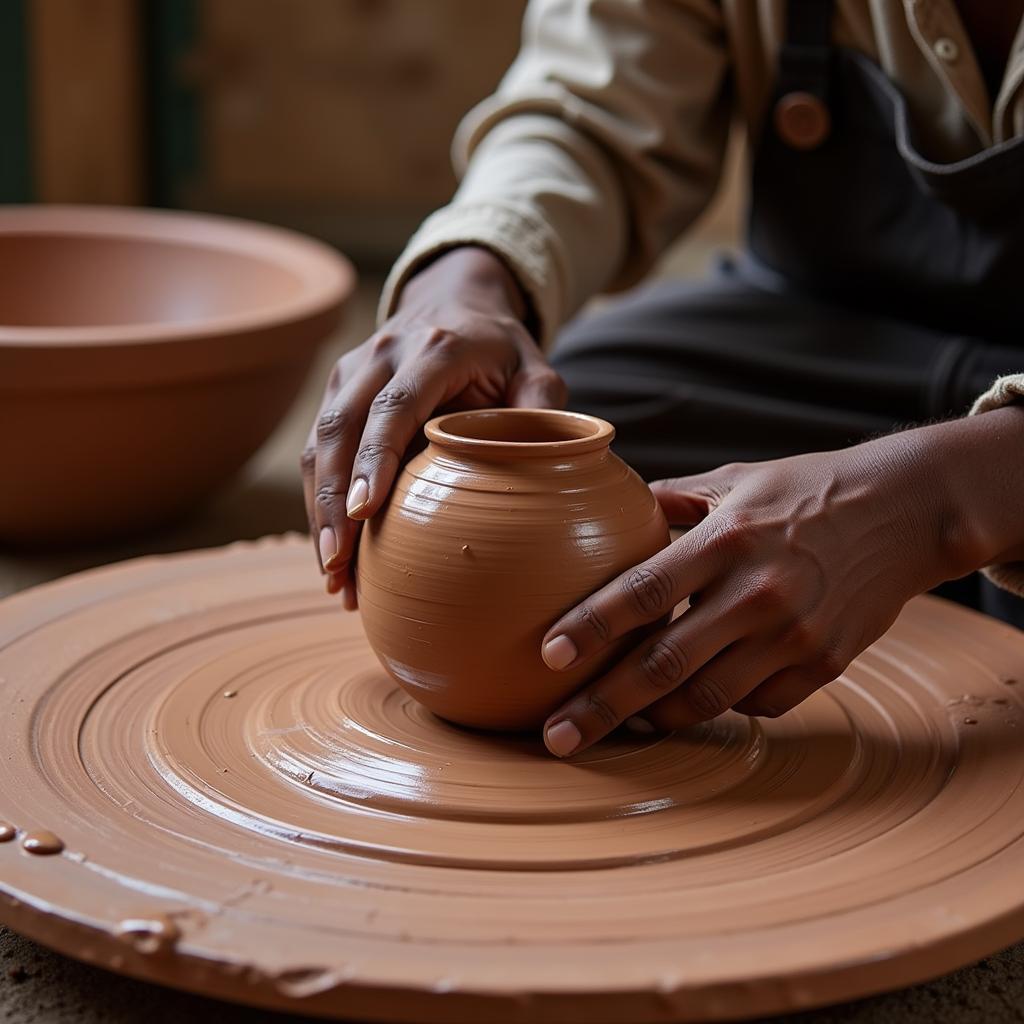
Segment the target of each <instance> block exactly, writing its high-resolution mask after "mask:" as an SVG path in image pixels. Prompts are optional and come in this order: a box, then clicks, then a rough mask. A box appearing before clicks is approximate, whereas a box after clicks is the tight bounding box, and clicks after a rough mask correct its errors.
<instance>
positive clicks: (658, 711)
mask: <svg viewBox="0 0 1024 1024" xmlns="http://www.w3.org/2000/svg"><path fill="white" fill-rule="evenodd" d="M766 659H768V660H766ZM784 664H785V657H784V655H783V654H782V653H781V652H779V651H778V650H777V649H776V648H773V647H772V645H771V643H770V642H769V641H768V640H767V638H764V639H762V638H752V637H748V638H747V639H744V640H741V641H739V642H738V643H735V644H733V645H732V646H731V647H729V648H728V649H727V650H725V651H723V652H722V653H721V654H719V655H718V656H717V657H715V658H712V659H711V661H709V662H708V663H707V664H706V665H705V666H704V667H703V668H702V669H700V670H699V671H697V672H695V673H694V674H693V675H692V676H691V677H690V678H689V679H688V680H687V681H686V682H685V683H683V684H682V686H680V687H679V688H678V689H676V690H674V691H673V692H672V693H670V694H668V695H667V696H665V697H662V698H661V699H660V700H659V701H657V702H655V703H654V704H652V705H651V706H650V707H648V708H645V709H644V710H642V711H641V712H640V715H639V718H640V719H641V720H643V721H645V722H647V723H649V724H650V725H651V726H652V727H653V728H654V729H656V730H659V731H662V732H671V731H673V730H674V729H684V728H686V727H687V726H690V725H696V724H697V723H698V722H709V721H711V719H713V718H717V717H718V716H719V715H721V714H724V713H725V712H726V711H728V710H729V709H730V708H733V707H738V706H739V705H740V704H741V702H742V701H743V700H744V699H745V698H747V697H748V695H750V694H751V693H753V692H754V691H755V690H756V689H757V688H758V686H760V685H761V684H762V683H763V682H764V681H765V680H766V679H768V678H769V677H771V676H773V675H775V673H776V672H777V671H778V670H779V669H780V668H781V667H782V665H784Z"/></svg>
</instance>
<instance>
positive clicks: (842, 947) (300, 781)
mask: <svg viewBox="0 0 1024 1024" xmlns="http://www.w3.org/2000/svg"><path fill="white" fill-rule="evenodd" d="M307 543H308V542H305V543H303V542H301V541H285V542H280V541H278V542H265V543H262V544H259V545H244V546H236V547H235V548H233V549H228V550H227V551H224V552H213V553H204V554H195V555H189V556H183V557H175V558H168V559H148V560H144V561H140V562H136V563H130V564H128V565H125V566H119V567H114V568H111V569H106V570H98V571H96V572H92V573H89V574H85V575H83V576H80V577H73V578H70V579H68V580H65V581H61V582H59V583H56V584H51V585H49V586H46V587H43V588H38V589H37V590H35V591H31V592H27V593H25V594H23V595H21V596H19V597H17V598H15V599H12V600H11V601H8V602H6V603H5V605H4V606H3V612H4V614H3V615H2V616H0V677H3V679H4V684H3V685H4V691H5V695H6V696H7V697H8V702H7V704H6V706H5V711H4V713H5V717H6V719H7V723H6V724H7V728H6V729H5V737H6V746H7V750H6V751H5V754H6V756H5V758H4V759H3V760H2V761H0V820H2V821H4V822H7V823H10V824H11V825H13V826H14V827H15V829H16V830H17V831H16V836H15V837H14V840H16V841H13V840H12V841H9V842H6V843H3V844H2V845H0V880H2V882H0V884H2V887H3V892H4V897H3V899H2V900H0V915H2V917H3V919H4V920H5V921H6V922H7V923H8V924H10V925H12V926H14V927H16V928H18V929H20V930H22V931H24V932H26V933H28V934H30V935H32V936H33V937H35V938H38V939H41V940H43V941H46V942H49V943H50V944H52V945H54V946H56V947H58V948H60V949H62V950H64V951H66V952H71V953H73V954H74V955H76V956H78V957H80V958H82V959H86V960H91V961H93V962H95V963H98V964H102V965H105V966H108V967H112V968H114V969H115V970H119V971H122V972H124V973H128V974H133V975H136V976H140V977H145V978H150V979H155V980H161V981H165V982H168V983H170V984H173V985H177V986H182V987H187V988H193V989H197V990H200V991H205V992H208V993H213V994H219V995H224V996H230V997H232V998H238V999H242V1000H246V1001H250V1002H255V1003H259V1004H262V1005H266V1006H277V1007H282V1008H290V1009H293V1010H295V1011H303V1012H315V1013H320V1014H334V1015H336V1016H339V1017H349V1018H352V1019H358V1018H360V1017H364V1018H373V1019H396V1020H451V1021H456V1020H467V1021H468V1020H478V1019H483V1018H484V1017H486V1018H487V1019H492V1020H523V1021H525V1020H577V1021H593V1022H598V1021H627V1020H629V1021H643V1020H672V1019H676V1020H686V1019H707V1018H714V1017H717V1018H719V1019H725V1018H728V1017H730V1016H736V1015H739V1014H746V1015H751V1014H757V1013H758V1012H762V1013H766V1012H775V1011H779V1010H793V1009H797V1008H800V1007H803V1006H809V1005H813V1004H815V1003H820V1002H823V1001H827V1000H842V999H850V998H853V997H855V996H859V995H864V994H866V993H869V992H871V991H878V990H880V989H883V988H888V987H896V986H899V985H905V984H909V983H911V982H913V981H916V980H920V979H922V978H925V977H932V976H935V975H937V974H939V973H941V972H943V971H945V970H949V969H951V968H952V967H954V966H956V965H958V964H962V963H966V962H968V961H970V960H972V959H976V958H978V957H980V956H982V955H984V954H986V953H988V952H991V951H992V950H993V949H996V948H999V947H1001V946H1004V945H1006V944H1008V943H1010V942H1011V941H1013V940H1014V939H1016V938H1019V937H1020V935H1021V932H1022V931H1024V915H1022V912H1021V910H1022V903H1024V885H1022V881H1024V878H1022V873H1024V856H1022V853H1024V838H1022V833H1024V814H1022V812H1024V787H1022V786H1021V781H1022V775H1024V763H1022V759H1021V758H1020V756H1019V752H1020V746H1021V742H1020V737H1021V736H1022V735H1024V714H1022V707H1021V702H1022V689H1024V687H1022V686H1021V685H1019V684H1018V683H1017V682H1016V680H1018V679H1022V680H1024V639H1022V638H1021V636H1020V635H1019V634H1018V633H1016V632H1015V631H1013V630H1010V629H1009V628H1007V627H1004V626H1002V625H1000V624H998V623H995V622H993V621H991V620H987V619H982V618H981V617H978V616H975V615H973V614H971V613H969V612H966V611H963V610H961V609H957V608H954V607H952V606H949V605H946V604H944V603H942V602H938V601H935V600H933V599H921V600H918V601H916V602H914V603H913V604H912V605H911V606H910V607H909V608H908V610H907V611H906V613H905V614H904V616H903V617H902V618H901V620H900V622H899V623H898V624H897V626H896V627H894V629H893V630H892V631H891V632H890V633H889V634H888V636H887V637H885V638H884V639H883V640H882V641H880V642H879V644H877V645H876V646H875V647H874V648H873V649H872V650H871V651H869V652H867V653H866V654H865V655H864V656H862V657H861V658H860V659H859V660H858V662H857V663H856V664H855V665H854V666H853V667H852V668H851V669H850V670H849V672H848V673H847V674H846V676H844V678H843V680H842V681H841V682H840V683H839V684H837V685H833V686H832V687H830V688H828V689H827V690H825V691H823V692H821V693H819V694H818V695H816V696H815V697H814V698H813V699H812V700H810V701H808V702H807V703H806V704H805V705H804V706H803V707H802V708H801V709H799V710H798V712H796V713H794V714H793V715H790V716H786V717H785V718H783V719H780V720H778V721H774V722H764V723H752V722H748V721H747V720H745V719H742V718H740V717H738V716H733V717H728V718H724V719H722V720H721V721H720V722H717V723H715V724H714V725H712V726H710V727H707V728H705V729H703V730H699V731H697V732H694V733H691V734H688V735H685V736H682V735H680V736H676V737H671V738H650V739H645V740H643V741H637V740H635V739H619V740H613V741H611V742H609V743H607V744H603V745H601V746H599V747H598V748H597V749H595V750H593V751H591V752H588V754H587V755H584V756H583V757H582V758H581V759H580V760H579V761H576V762H570V763H563V762H557V761H555V760H553V759H551V758H549V757H547V755H546V754H544V752H543V750H542V747H541V744H540V741H539V739H532V738H531V739H526V738H498V739H495V738H494V737H489V736H485V735H483V734H478V733H474V732H470V731H468V730H463V729H459V728H457V727H454V726H450V725H445V724H444V723H441V722H439V721H438V720H437V719H434V718H433V717H432V716H430V715H429V713H428V712H426V711H425V710H424V709H423V708H421V707H420V706H419V705H417V704H416V703H415V702H413V701H412V700H411V698H409V697H408V696H406V695H405V694H403V693H402V692H401V691H399V690H397V689H395V688H394V687H393V685H392V684H391V683H390V681H388V679H387V677H386V676H385V675H384V674H383V672H382V671H381V669H380V668H379V667H378V666H377V664H376V661H375V659H374V658H373V656H372V654H371V653H370V652H369V650H368V647H367V645H366V643H365V640H364V639H363V637H362V635H361V629H360V626H359V623H358V619H356V618H355V617H342V616H341V615H340V614H339V613H338V611H337V610H336V608H335V606H334V604H333V602H330V601H329V600H327V599H324V598H322V597H321V596H320V595H319V594H318V593H317V590H318V587H317V580H316V579H312V580H311V579H310V574H309V565H308V557H309V553H308V550H307V547H306V544H307ZM228 692H233V694H234V695H233V696H231V697H228V696H225V694H226V693H228ZM40 830H49V831H52V832H53V833H55V835H56V836H57V837H58V838H59V839H60V841H61V842H62V843H63V846H64V849H63V851H62V852H61V853H59V854H53V855H49V856H38V855H33V854H29V853H27V852H26V851H25V850H24V848H23V843H24V839H25V837H26V835H28V834H29V833H34V834H39V833H40ZM175 998H178V997H175ZM181 998H184V997H181ZM836 1012H837V1013H839V1012H840V1011H836ZM842 1012H851V1013H852V1012H856V1011H855V1010H853V1009H850V1010H848V1011H842ZM820 1019H828V1018H820ZM833 1019H853V1018H850V1017H846V1018H842V1017H835V1018H833ZM872 1019H881V1018H872Z"/></svg>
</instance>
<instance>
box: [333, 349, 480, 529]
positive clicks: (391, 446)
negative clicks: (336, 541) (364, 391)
mask: <svg viewBox="0 0 1024 1024" xmlns="http://www.w3.org/2000/svg"><path fill="white" fill-rule="evenodd" d="M473 345H474V343H473V342H467V341H466V340H464V339H463V338H461V337H459V336H458V335H455V334H451V333H448V332H445V331H432V332H431V333H430V334H429V335H428V337H427V339H426V341H425V342H424V343H423V345H422V346H421V347H420V349H419V351H418V352H417V356H416V358H415V359H414V360H411V361H410V362H408V363H407V364H404V365H403V366H400V367H399V369H398V372H397V373H396V374H395V376H394V377H393V378H392V379H391V380H390V381H389V382H387V383H386V384H384V385H382V387H381V389H380V391H379V393H378V394H377V396H376V397H375V398H374V399H373V403H372V405H371V406H370V410H369V415H368V416H367V418H366V426H365V428H364V429H363V432H362V439H361V441H360V442H359V448H358V452H357V453H356V456H355V463H354V465H353V466H352V483H351V486H350V489H349V492H348V497H347V511H348V515H349V516H351V517H352V518H354V519H369V518H370V517H371V516H373V515H374V514H375V513H376V512H377V510H378V509H379V508H380V507H381V505H383V504H384V500H385V498H387V495H388V492H389V491H390V490H391V485H392V484H393V483H394V480H395V476H396V474H397V473H398V468H399V466H400V465H401V462H402V457H403V455H404V454H405V450H406V448H408V446H409V444H410V442H411V441H412V440H413V438H414V437H415V436H416V434H417V433H418V432H419V430H420V428H421V427H422V426H423V424H424V423H426V421H427V420H428V419H430V417H431V416H432V415H433V413H434V410H435V409H437V408H438V406H440V405H443V404H444V403H445V401H447V399H448V398H450V397H453V396H454V395H457V394H458V393H459V392H460V391H462V389H463V388H464V387H466V385H467V384H468V383H469V380H470V376H471V372H472V368H473V365H474V364H475V362H476V360H477V355H478V352H477V351H476V350H475V349H472V350H471V346H473ZM482 348H483V346H482V345H481V346H480V349H482ZM471 360H472V362H471Z"/></svg>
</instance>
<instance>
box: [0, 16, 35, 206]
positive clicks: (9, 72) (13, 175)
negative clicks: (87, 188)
mask: <svg viewBox="0 0 1024 1024" xmlns="http://www.w3.org/2000/svg"><path fill="white" fill-rule="evenodd" d="M31 198H32V158H31V151H30V145H29V116H28V29H27V24H26V18H25V0H0V202H3V203H25V202H28V201H29V200H30V199H31Z"/></svg>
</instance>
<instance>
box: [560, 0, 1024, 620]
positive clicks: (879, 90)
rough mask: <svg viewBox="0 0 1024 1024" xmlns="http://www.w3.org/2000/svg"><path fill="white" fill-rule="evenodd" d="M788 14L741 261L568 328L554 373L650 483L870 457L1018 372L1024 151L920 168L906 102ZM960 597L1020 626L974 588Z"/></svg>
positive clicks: (802, 6) (820, 10)
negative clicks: (865, 445)
mask: <svg viewBox="0 0 1024 1024" xmlns="http://www.w3.org/2000/svg"><path fill="white" fill-rule="evenodd" d="M832 13H833V3H832V2H830V0H790V2H789V4H788V7H787V24H786V39H785V42H784V44H783V46H782V47H781V49H780V54H779V67H778V78H777V86H776V92H775V97H774V101H773V107H772V109H770V110H769V111H768V115H767V116H766V117H765V119H764V128H763V130H762V133H761V137H760V138H759V139H757V140H756V142H755V147H754V162H753V181H752V188H751V196H752V202H751V208H750V211H749V216H748V248H747V252H746V253H744V255H743V256H742V257H740V258H739V259H738V260H728V261H725V262H724V263H723V265H722V266H721V267H720V268H719V271H718V273H717V274H716V275H714V276H713V277H712V278H711V279H710V280H708V281H704V282H700V283H699V284H697V285H693V284H684V283H679V282H672V283H668V284H660V285H657V286H655V287H654V288H652V289H649V290H642V291H640V292H638V293H636V294H635V295H633V296H631V297H629V298H627V299H626V300H624V301H623V302H621V303H619V304H618V305H616V306H615V307H613V308H612V309H611V310H609V311H607V312H605V313H602V314H600V315H598V316H595V317H592V318H590V319H587V320H583V321H581V322H579V323H578V324H576V325H573V326H571V327H570V328H569V329H568V330H567V332H566V334H565V335H564V336H563V340H562V342H561V343H560V345H559V346H558V348H557V349H556V351H555V355H554V359H553V362H554V364H555V365H556V367H557V368H558V369H559V370H560V371H561V372H562V374H563V376H565V378H566V381H567V383H568V385H569V390H570V401H571V403H572V405H573V406H574V407H576V408H580V409H582V410H585V411H589V412H593V413H595V414H597V415H603V416H605V417H606V418H609V419H611V420H612V421H613V422H615V424H616V428H617V432H618V440H617V445H616V447H617V450H618V451H619V452H620V454H621V455H623V457H624V458H626V459H627V460H628V461H630V462H632V463H633V464H634V465H636V467H637V468H638V469H639V470H640V471H641V472H642V473H643V474H644V475H645V476H647V477H648V478H651V477H660V476H674V475H679V474H685V473H690V472H699V471H701V470H705V469H710V468H714V467H715V466H717V465H721V464H722V463H725V462H730V461H751V460H756V459H766V458H777V457H782V456H785V455H791V454H796V453H797V452H800V451H814V450H826V449H829V448H838V447H843V446H845V445H848V444H853V443H856V442H858V441H862V440H864V439H865V438H868V437H870V436H873V435H876V434H878V433H879V432H882V431H887V430H892V429H894V428H897V427H899V426H902V425H907V424H912V423H914V422H921V421H926V420H928V419H932V418H936V417H944V416H949V415H955V414H962V413H964V412H966V411H967V407H968V406H969V404H970V402H971V401H972V400H973V399H974V398H975V397H977V395H978V394H980V393H981V392H982V391H984V390H985V389H986V388H987V387H988V385H989V384H990V383H991V382H992V380H993V379H994V378H995V377H997V376H999V375H1000V374H1003V373H1011V372H1018V371H1020V370H1022V369H1024V140H1022V139H1016V140H1014V141H1012V142H1008V143H1004V144H1002V145H999V146H995V147H992V148H990V149H988V150H985V151H983V152H981V153H979V154H978V155H976V156H974V157H971V158H969V159H967V160H963V161H960V162H957V163H953V164H936V163H934V162H932V161H930V160H928V159H927V158H926V157H924V156H923V155H922V154H921V153H920V152H919V149H918V146H917V144H916V143H915V139H914V132H913V127H912V124H911V122H910V119H909V116H908V111H907V108H906V104H905V102H904V99H903V97H902V96H901V94H900V93H899V91H898V90H897V88H896V87H895V86H894V85H893V83H892V82H890V81H889V79H888V78H887V77H886V76H885V74H884V73H883V72H882V71H881V69H880V68H878V67H877V66H876V65H875V64H874V63H873V62H872V61H870V60H869V59H868V58H866V57H864V56H863V55H861V54H858V53H855V52H852V51H848V50H845V49H842V48H837V47H834V46H833V45H832V42H831V22H832ZM947 592H948V594H949V596H953V597H955V598H957V599H961V600H964V601H965V602H966V603H971V604H974V605H976V606H979V607H982V608H983V609H984V610H986V611H988V612H989V613H990V614H993V615H996V616H998V617H999V618H1003V619H1005V620H1006V621H1012V622H1015V623H1016V624H1017V625H1019V626H1022V627H1024V601H1021V600H1020V599H1019V598H1015V597H1012V596H1010V595H1007V594H1006V593H1005V592H1003V591H999V590H997V589H996V588H994V587H993V586H992V585H991V584H988V583H987V581H979V579H978V578H977V577H973V578H971V579H970V580H968V581H963V582H960V583H957V584H951V585H950V586H949V588H947Z"/></svg>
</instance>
